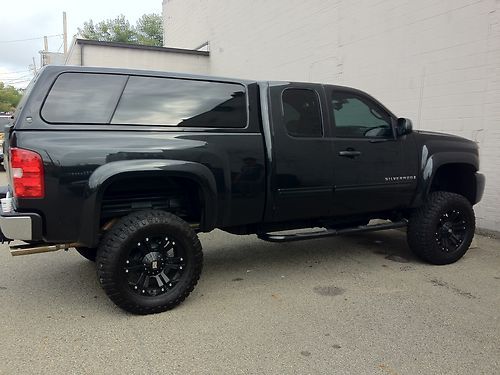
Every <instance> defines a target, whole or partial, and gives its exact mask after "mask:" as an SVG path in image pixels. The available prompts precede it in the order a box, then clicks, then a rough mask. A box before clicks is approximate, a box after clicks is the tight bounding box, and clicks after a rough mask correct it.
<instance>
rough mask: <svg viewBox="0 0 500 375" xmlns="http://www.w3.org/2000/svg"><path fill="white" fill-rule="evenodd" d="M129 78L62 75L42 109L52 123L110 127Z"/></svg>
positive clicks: (96, 75)
mask: <svg viewBox="0 0 500 375" xmlns="http://www.w3.org/2000/svg"><path fill="white" fill-rule="evenodd" d="M126 81H127V76H124V75H113V74H93V73H63V74H61V75H60V76H59V77H58V78H57V80H56V82H55V83H54V85H53V87H52V89H51V90H50V92H49V95H48V96H47V98H46V100H45V103H44V105H43V107H42V112H41V114H42V118H43V119H44V120H45V121H47V122H49V123H64V124H67V123H69V124H107V123H109V121H110V120H111V116H112V115H113V112H114V109H115V107H116V103H117V102H118V99H119V98H120V94H121V93H122V91H123V87H124V85H125V83H126Z"/></svg>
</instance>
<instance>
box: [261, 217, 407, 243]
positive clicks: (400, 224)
mask: <svg viewBox="0 0 500 375" xmlns="http://www.w3.org/2000/svg"><path fill="white" fill-rule="evenodd" d="M407 224H408V221H407V220H402V221H396V222H390V223H382V224H374V225H360V226H358V227H353V228H345V229H325V230H321V231H314V232H306V233H293V234H272V233H258V234H257V237H258V238H260V239H261V240H264V241H269V242H290V241H301V240H310V239H313V238H323V237H331V236H338V235H341V234H349V233H362V232H375V231H378V230H384V229H397V228H404V227H406V226H407Z"/></svg>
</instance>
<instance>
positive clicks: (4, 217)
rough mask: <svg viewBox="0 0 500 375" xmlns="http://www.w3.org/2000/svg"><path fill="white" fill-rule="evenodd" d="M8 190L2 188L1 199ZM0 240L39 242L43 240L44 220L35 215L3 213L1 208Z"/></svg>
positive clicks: (13, 212) (0, 190)
mask: <svg viewBox="0 0 500 375" xmlns="http://www.w3.org/2000/svg"><path fill="white" fill-rule="evenodd" d="M5 191H6V189H5V188H4V187H1V188H0V197H2V198H3V197H5ZM0 237H1V238H0V240H2V241H5V240H23V241H38V240H41V239H42V218H41V217H40V215H38V214H35V213H27V212H15V211H12V212H3V210H2V207H1V206H0Z"/></svg>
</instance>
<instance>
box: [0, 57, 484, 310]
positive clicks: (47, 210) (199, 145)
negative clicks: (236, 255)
mask: <svg viewBox="0 0 500 375" xmlns="http://www.w3.org/2000/svg"><path fill="white" fill-rule="evenodd" d="M4 150H5V166H6V170H7V175H8V179H9V186H8V187H6V188H4V191H5V194H4V195H5V197H4V198H3V199H2V211H1V212H0V227H1V231H2V239H3V240H7V241H8V240H23V241H25V242H27V244H21V245H19V244H17V245H13V246H11V253H12V254H13V255H23V254H31V253H40V252H47V251H53V250H58V249H69V248H73V247H74V248H76V249H77V250H78V251H79V252H80V253H81V254H82V255H83V256H84V257H86V258H88V259H90V260H95V261H96V263H97V274H98V277H99V280H100V283H101V285H102V287H103V288H104V290H105V291H106V293H107V295H108V296H109V297H110V298H111V300H113V302H115V303H116V304H117V305H118V306H120V307H122V308H123V309H125V310H128V311H130V312H133V313H138V314H148V313H155V312H160V311H164V310H167V309H170V308H172V307H174V306H176V305H177V304H179V303H181V302H182V301H183V300H184V299H185V298H186V297H187V296H188V295H189V293H190V292H191V291H192V290H193V288H194V286H195V285H196V283H197V281H198V278H199V276H200V273H201V269H202V258H203V257H202V248H201V244H200V242H199V240H198V237H197V233H198V232H209V231H212V230H214V229H216V228H219V229H222V230H224V231H227V232H230V233H234V234H257V236H258V237H259V238H261V239H263V240H268V241H294V240H304V239H309V238H318V237H325V236H331V235H337V234H343V233H356V232H363V231H373V230H381V229H391V228H398V227H406V226H407V227H408V228H407V233H408V244H409V246H410V248H411V249H412V250H413V251H414V252H415V253H416V254H417V255H418V256H420V257H421V258H422V259H424V260H426V261H428V262H430V263H433V264H448V263H451V262H455V261H457V260H458V259H460V258H461V257H462V256H463V255H464V254H465V252H466V251H467V249H468V247H469V245H470V243H471V240H472V238H473V236H474V230H475V217H474V212H473V209H472V206H473V205H474V204H476V203H477V202H478V201H479V200H480V199H481V196H482V193H483V190H484V184H485V179H484V176H483V175H482V174H480V173H478V170H479V157H478V148H477V146H476V144H475V143H474V142H471V141H469V140H466V139H463V138H459V137H456V136H452V135H447V134H439V133H431V132H423V131H412V125H411V121H410V120H408V119H405V118H398V117H396V116H395V115H394V114H393V113H392V112H391V111H389V110H388V109H387V108H386V107H384V106H383V105H382V104H381V103H379V102H378V101H377V100H375V99H374V98H372V97H371V96H369V95H367V94H366V93H364V92H362V91H359V90H356V89H352V88H347V87H340V86H333V85H326V84H314V83H296V82H257V81H248V80H239V79H225V78H215V77H207V76H193V75H186V74H174V73H165V72H151V71H138V70H126V69H108V68H83V67H67V66H61V67H58V66H50V67H46V68H44V69H43V70H42V71H41V72H40V73H39V74H38V76H37V77H36V78H34V79H33V81H32V82H31V84H30V86H29V87H28V89H27V91H26V93H25V95H24V98H23V99H22V101H21V103H20V105H19V107H18V109H17V112H16V113H15V115H14V118H13V120H12V121H11V122H10V123H9V124H8V125H7V126H6V127H5V144H4ZM372 219H377V220H374V221H372V224H371V225H370V221H371V220H372ZM304 228H315V229H311V230H309V231H304V230H303V229H304ZM298 229H301V230H300V231H299V230H298ZM296 230H297V231H296ZM283 231H287V233H280V232H283Z"/></svg>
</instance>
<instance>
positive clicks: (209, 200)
mask: <svg viewBox="0 0 500 375" xmlns="http://www.w3.org/2000/svg"><path fill="white" fill-rule="evenodd" d="M142 176H165V177H182V178H186V179H189V180H191V181H193V182H194V183H196V184H197V185H198V186H199V187H200V190H201V193H202V195H203V202H202V203H203V204H202V220H201V223H200V224H201V227H200V229H201V230H202V231H210V230H212V229H214V228H215V225H216V222H217V195H218V194H217V185H216V182H215V177H214V175H213V174H212V172H211V171H210V169H209V168H208V167H207V166H205V165H203V164H200V163H196V162H190V161H183V160H168V159H167V160H166V159H145V160H144V159H143V160H120V161H113V162H110V163H107V164H104V165H102V166H100V167H98V168H97V169H96V170H95V171H94V172H93V173H92V175H91V176H90V178H89V180H88V183H87V186H86V189H85V196H84V199H85V203H84V206H83V210H82V220H81V223H82V228H81V231H80V239H79V240H80V242H81V243H84V244H92V245H89V246H96V245H97V242H98V234H99V217H100V210H101V202H102V198H103V195H104V192H105V190H106V188H107V187H108V186H110V185H111V184H112V183H113V182H115V181H118V180H120V179H122V178H127V177H138V178H140V177H142Z"/></svg>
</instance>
